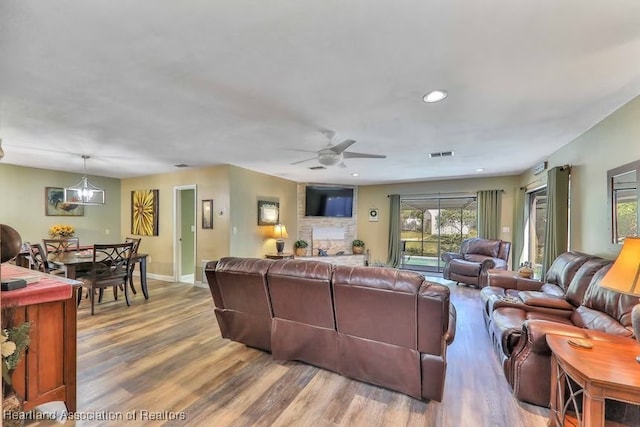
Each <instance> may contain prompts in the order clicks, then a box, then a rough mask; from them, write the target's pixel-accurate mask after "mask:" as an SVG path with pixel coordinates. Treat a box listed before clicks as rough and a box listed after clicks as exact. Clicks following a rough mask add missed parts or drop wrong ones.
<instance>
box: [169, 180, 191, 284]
mask: <svg viewBox="0 0 640 427" xmlns="http://www.w3.org/2000/svg"><path fill="white" fill-rule="evenodd" d="M173 202H174V203H173V204H174V225H173V247H174V256H173V265H174V272H175V280H176V281H177V282H181V283H190V284H193V283H195V270H196V212H197V209H196V186H195V185H181V186H176V187H174V198H173Z"/></svg>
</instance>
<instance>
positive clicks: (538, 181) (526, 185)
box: [520, 164, 571, 190]
mask: <svg viewBox="0 0 640 427" xmlns="http://www.w3.org/2000/svg"><path fill="white" fill-rule="evenodd" d="M554 167H557V168H560V170H565V169H569V173H571V165H566V164H565V165H562V166H554ZM536 183H540V184H542V178H538V179H535V180H533V181H531V182H530V183H528V184H525V185H523V186H522V187H520V189H521V190H526V189H527V188H528V187H529V186H530V185H532V184H536Z"/></svg>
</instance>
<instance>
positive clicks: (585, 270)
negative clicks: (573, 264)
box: [565, 258, 611, 307]
mask: <svg viewBox="0 0 640 427" xmlns="http://www.w3.org/2000/svg"><path fill="white" fill-rule="evenodd" d="M609 264H611V261H609V260H605V259H602V258H594V259H590V260H589V261H587V262H585V263H584V264H582V265H581V266H580V268H579V269H578V271H577V272H576V274H575V275H574V276H573V279H572V280H571V283H570V284H569V287H568V288H567V293H566V295H565V297H566V299H567V301H569V302H570V303H571V304H572V305H573V306H574V307H577V306H579V305H580V304H582V300H583V299H584V294H585V292H586V291H587V289H588V288H589V284H590V283H591V281H592V280H593V276H594V275H595V274H596V273H597V272H598V271H599V270H600V269H601V268H603V267H605V266H608V265H609Z"/></svg>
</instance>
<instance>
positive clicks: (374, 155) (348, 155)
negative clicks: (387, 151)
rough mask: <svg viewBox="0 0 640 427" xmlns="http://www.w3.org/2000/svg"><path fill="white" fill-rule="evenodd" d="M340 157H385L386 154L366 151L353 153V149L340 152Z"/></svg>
mask: <svg viewBox="0 0 640 427" xmlns="http://www.w3.org/2000/svg"><path fill="white" fill-rule="evenodd" d="M342 157H343V158H345V159H386V158H387V156H384V155H382V154H366V153H354V152H353V151H345V152H344V153H342Z"/></svg>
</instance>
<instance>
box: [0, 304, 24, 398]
mask: <svg viewBox="0 0 640 427" xmlns="http://www.w3.org/2000/svg"><path fill="white" fill-rule="evenodd" d="M3 314H4V313H3ZM30 328H31V324H30V323H29V322H24V323H21V324H20V325H17V326H13V327H10V328H6V329H2V332H0V345H1V352H2V379H3V380H4V384H5V387H8V388H11V386H12V379H11V375H12V374H13V371H14V370H15V369H16V366H18V363H20V359H21V358H22V353H23V352H24V350H25V349H26V348H27V347H28V346H29V330H30ZM5 395H6V392H5V390H3V397H4V396H5Z"/></svg>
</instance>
